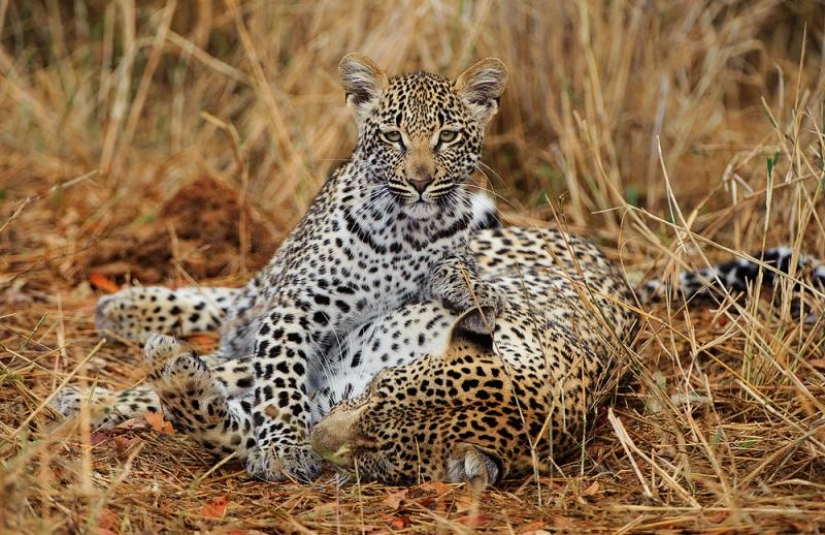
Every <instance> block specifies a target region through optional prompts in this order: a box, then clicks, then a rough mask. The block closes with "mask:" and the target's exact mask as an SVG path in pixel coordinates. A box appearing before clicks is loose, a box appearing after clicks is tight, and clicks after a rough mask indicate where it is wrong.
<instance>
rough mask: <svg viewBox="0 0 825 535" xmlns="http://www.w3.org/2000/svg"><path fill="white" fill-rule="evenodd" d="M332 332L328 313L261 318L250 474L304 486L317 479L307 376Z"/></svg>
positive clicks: (283, 309) (281, 312) (284, 309)
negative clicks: (291, 479)
mask: <svg viewBox="0 0 825 535" xmlns="http://www.w3.org/2000/svg"><path fill="white" fill-rule="evenodd" d="M330 332H332V328H331V327H330V318H329V317H328V316H327V315H326V314H324V313H321V314H317V313H316V314H315V315H314V316H313V315H312V314H310V313H309V312H308V311H307V310H306V309H304V308H302V307H296V306H284V305H281V306H277V307H276V308H274V309H273V310H271V311H270V312H269V313H268V314H267V315H266V316H265V317H264V318H262V319H261V325H260V328H259V330H258V334H257V338H256V341H255V360H254V366H253V370H254V375H255V388H254V391H255V394H254V402H253V403H254V405H253V408H252V421H253V424H254V433H255V442H256V444H255V447H254V448H253V449H252V450H251V451H250V453H249V457H248V459H247V462H246V469H247V471H248V472H249V473H250V474H251V475H253V476H256V477H260V478H262V479H267V480H279V479H283V478H284V477H285V476H287V475H289V476H292V477H295V478H297V479H299V480H302V481H311V480H313V479H314V478H315V477H316V476H317V475H318V472H319V471H320V463H321V459H320V457H318V455H317V454H316V453H315V452H314V451H313V450H312V447H311V446H310V443H309V431H310V429H309V426H310V407H309V398H308V396H307V384H308V381H307V371H308V368H309V365H310V363H311V362H312V361H313V360H317V358H318V357H317V355H316V352H317V351H319V341H320V340H323V339H325V336H326V334H328V333H330Z"/></svg>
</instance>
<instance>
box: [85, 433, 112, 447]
mask: <svg viewBox="0 0 825 535" xmlns="http://www.w3.org/2000/svg"><path fill="white" fill-rule="evenodd" d="M108 438H109V435H108V434H107V433H104V432H103V431H93V432H92V434H91V435H89V443H90V444H91V445H92V446H100V445H101V444H103V443H104V442H106V440H108Z"/></svg>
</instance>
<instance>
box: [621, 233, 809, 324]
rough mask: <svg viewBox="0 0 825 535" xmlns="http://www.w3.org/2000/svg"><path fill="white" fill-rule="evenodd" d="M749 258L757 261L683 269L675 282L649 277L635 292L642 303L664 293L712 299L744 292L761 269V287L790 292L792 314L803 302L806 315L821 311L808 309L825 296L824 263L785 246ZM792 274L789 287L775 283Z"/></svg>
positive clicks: (742, 260) (663, 295)
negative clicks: (796, 253)
mask: <svg viewBox="0 0 825 535" xmlns="http://www.w3.org/2000/svg"><path fill="white" fill-rule="evenodd" d="M751 257H752V258H755V259H756V261H753V260H748V259H746V258H735V259H733V260H729V261H727V262H722V263H719V264H715V265H713V266H711V267H706V268H702V269H698V270H691V271H682V272H681V273H679V280H678V284H677V285H671V284H668V283H665V282H663V281H661V280H651V281H648V282H646V283H644V285H643V286H642V288H640V290H639V291H638V292H637V293H638V294H639V297H640V299H641V300H642V301H643V302H655V301H660V300H662V299H663V298H665V297H666V296H670V297H679V298H684V299H686V300H690V299H695V298H710V299H714V298H719V297H722V296H724V295H725V294H726V293H732V294H737V293H742V292H747V291H748V288H750V287H752V286H754V285H755V284H757V281H759V276H760V272H761V276H762V286H763V287H765V288H771V289H774V290H775V291H777V292H781V291H783V290H785V291H787V289H788V288H790V291H791V292H792V294H793V296H792V299H791V313H792V314H793V315H794V316H795V317H799V316H800V315H801V314H802V312H803V309H802V307H803V303H804V306H805V310H804V313H805V315H806V316H808V315H813V317H816V316H817V315H821V314H822V313H823V311H822V309H821V306H820V307H818V308H815V309H812V308H811V307H812V306H814V307H815V306H816V303H817V297H818V302H819V303H821V302H822V301H823V299H825V264H823V263H822V261H820V260H818V259H816V258H814V257H811V256H808V255H806V254H804V253H799V254H798V255H796V258H794V251H793V249H790V248H788V247H774V248H772V249H767V250H766V251H764V252H756V253H753V254H752V255H751ZM791 276H792V277H793V283H792V285H791V286H790V287H788V286H784V285H781V284H778V283H779V281H780V280H781V279H782V278H788V277H791ZM812 297H813V299H812ZM803 298H804V301H803Z"/></svg>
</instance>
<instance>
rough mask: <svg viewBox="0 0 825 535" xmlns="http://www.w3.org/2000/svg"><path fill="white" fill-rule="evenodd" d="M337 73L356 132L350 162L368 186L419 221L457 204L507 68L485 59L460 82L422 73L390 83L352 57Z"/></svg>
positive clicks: (369, 64) (371, 66)
mask: <svg viewBox="0 0 825 535" xmlns="http://www.w3.org/2000/svg"><path fill="white" fill-rule="evenodd" d="M339 72H340V75H341V81H342V83H343V86H344V89H345V91H346V94H347V106H348V107H349V109H350V110H351V111H352V114H353V116H354V118H355V123H356V124H357V126H358V147H357V148H356V152H355V155H354V157H353V160H354V161H356V162H359V163H361V165H363V166H364V169H365V171H367V175H368V176H369V178H370V181H371V184H370V185H369V187H373V188H375V189H374V190H373V191H376V192H388V193H389V194H390V195H391V196H392V197H393V198H394V199H395V200H396V201H397V202H398V203H400V204H401V206H403V209H404V212H405V213H406V214H407V215H409V216H410V217H412V218H415V219H423V218H427V217H430V216H432V215H433V214H434V213H436V212H437V211H438V209H439V206H441V207H443V206H449V205H450V204H453V203H454V202H455V200H456V198H457V197H458V196H459V195H461V193H460V190H461V187H462V186H464V185H465V184H466V183H467V181H468V179H469V177H470V175H471V173H472V172H473V170H474V169H475V168H476V166H477V165H478V162H479V160H480V158H481V149H482V143H483V138H484V129H485V127H486V126H487V124H488V123H489V122H490V119H491V118H492V117H493V115H495V113H496V112H497V111H498V100H499V97H500V96H501V93H502V92H503V91H504V86H505V83H506V81H507V69H506V67H505V66H504V64H503V63H502V62H501V61H499V60H498V59H494V58H488V59H484V60H481V61H479V62H478V63H476V64H475V65H473V66H472V67H470V68H469V69H467V70H466V71H465V72H464V73H463V74H462V75H461V76H459V77H458V78H457V79H456V80H455V81H450V80H447V79H445V78H442V77H440V76H437V75H435V74H430V73H425V72H417V73H412V74H404V75H400V76H396V77H394V78H388V77H387V75H386V74H384V72H383V71H381V69H379V68H378V67H377V66H376V65H375V63H373V62H372V61H371V60H370V59H368V58H366V57H364V56H361V55H358V54H349V55H347V56H345V57H344V59H342V60H341V63H340V65H339Z"/></svg>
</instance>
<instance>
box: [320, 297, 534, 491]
mask: <svg viewBox="0 0 825 535" xmlns="http://www.w3.org/2000/svg"><path fill="white" fill-rule="evenodd" d="M486 321H487V320H485V319H483V318H482V317H481V316H480V314H478V312H477V311H471V312H468V313H467V314H465V315H464V316H463V317H462V318H460V319H458V320H457V322H456V324H455V326H454V327H453V332H452V335H451V340H450V343H449V344H448V347H447V348H446V350H445V352H444V353H443V354H433V355H429V356H426V357H423V358H421V359H419V360H416V361H415V362H413V363H411V364H408V365H406V366H399V367H394V368H387V369H384V370H382V371H381V372H380V373H379V374H378V375H376V376H375V377H374V378H373V380H372V382H371V383H370V385H369V387H368V388H367V390H366V391H365V392H364V394H363V395H361V396H359V397H357V398H354V399H351V400H347V401H343V402H341V403H339V404H338V405H336V406H335V407H334V408H333V409H332V411H331V412H330V413H329V414H328V415H327V416H326V417H325V418H323V419H322V420H321V421H320V422H318V424H316V426H315V427H314V429H313V431H312V444H313V447H314V448H315V450H316V451H317V452H318V453H319V454H320V455H322V456H323V457H324V458H325V459H326V460H328V461H330V462H333V463H335V464H337V465H339V466H340V467H342V468H344V469H346V470H348V471H352V472H356V473H358V474H359V475H360V477H361V478H363V479H377V480H379V481H383V482H386V483H391V484H406V483H414V482H416V481H417V480H447V481H452V482H462V481H468V482H470V484H471V485H473V486H474V487H477V488H479V489H481V488H484V487H485V486H487V485H489V484H493V483H495V482H496V481H498V480H500V479H501V478H502V477H504V476H505V475H507V474H508V473H511V472H512V471H513V470H519V469H524V468H525V467H528V466H530V465H531V456H530V447H529V440H528V436H529V434H533V435H536V436H538V435H539V434H541V432H542V425H543V424H544V422H545V414H544V412H543V409H544V407H545V402H546V397H547V396H546V388H544V387H542V386H541V385H540V384H539V387H534V386H532V385H531V386H529V387H528V388H524V389H523V388H521V387H519V386H517V384H518V383H519V382H522V383H525V384H526V382H525V380H524V378H523V377H519V376H518V375H517V374H516V375H513V374H512V373H511V372H508V370H507V369H506V367H505V366H504V364H503V362H502V360H501V358H499V357H498V356H497V355H496V354H495V352H494V350H493V341H492V337H491V336H490V335H489V334H486V333H485V329H486V327H485V326H486V325H487V323H486ZM517 398H519V399H518V400H517Z"/></svg>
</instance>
